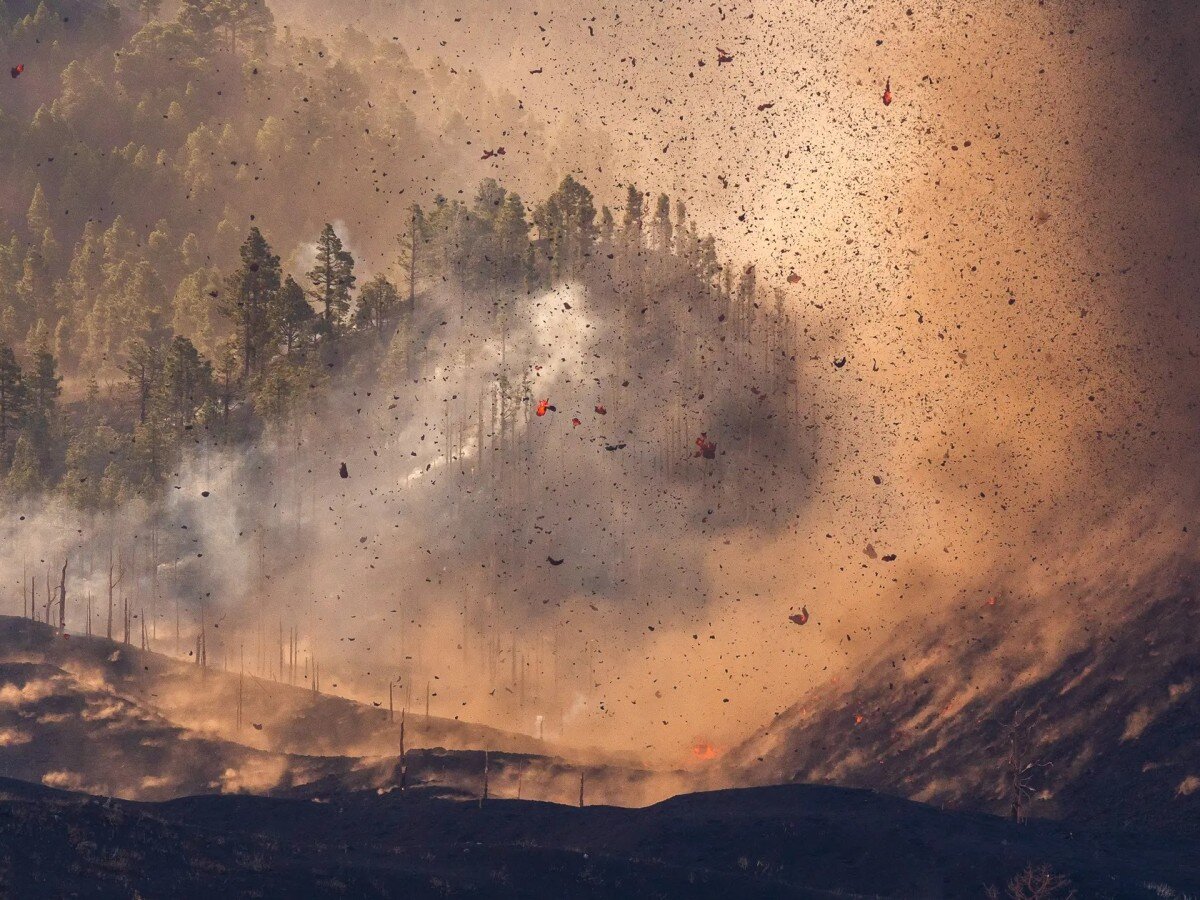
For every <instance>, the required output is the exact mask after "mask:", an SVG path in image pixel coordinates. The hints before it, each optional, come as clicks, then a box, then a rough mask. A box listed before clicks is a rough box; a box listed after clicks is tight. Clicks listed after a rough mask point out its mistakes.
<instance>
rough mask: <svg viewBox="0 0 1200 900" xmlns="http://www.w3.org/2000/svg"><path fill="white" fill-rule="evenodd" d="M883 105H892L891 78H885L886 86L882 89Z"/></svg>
mask: <svg viewBox="0 0 1200 900" xmlns="http://www.w3.org/2000/svg"><path fill="white" fill-rule="evenodd" d="M883 105H884V106H891V105H892V79H890V78H889V79H888V80H887V86H886V87H884V89H883Z"/></svg>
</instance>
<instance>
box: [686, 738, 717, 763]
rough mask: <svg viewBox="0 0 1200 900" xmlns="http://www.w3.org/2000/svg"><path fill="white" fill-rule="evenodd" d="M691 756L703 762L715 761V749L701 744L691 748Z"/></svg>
mask: <svg viewBox="0 0 1200 900" xmlns="http://www.w3.org/2000/svg"><path fill="white" fill-rule="evenodd" d="M692 756H694V757H696V759H703V760H709V759H716V758H717V748H716V747H714V746H713V745H712V744H706V743H704V742H701V743H699V744H696V746H694V747H693V748H692Z"/></svg>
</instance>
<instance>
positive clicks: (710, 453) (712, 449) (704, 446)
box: [692, 431, 717, 459]
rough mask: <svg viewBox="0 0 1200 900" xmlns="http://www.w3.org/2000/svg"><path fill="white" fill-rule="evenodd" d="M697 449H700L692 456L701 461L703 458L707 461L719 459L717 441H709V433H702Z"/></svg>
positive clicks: (697, 440)
mask: <svg viewBox="0 0 1200 900" xmlns="http://www.w3.org/2000/svg"><path fill="white" fill-rule="evenodd" d="M696 447H697V448H698V449H697V450H696V452H695V453H693V454H692V456H694V457H696V458H697V459H699V458H700V457H701V456H703V457H704V458H705V459H716V458H717V445H716V442H715V441H710V440H709V439H708V432H707V431H705V432H701V434H700V437H698V438H696Z"/></svg>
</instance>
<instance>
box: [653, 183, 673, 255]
mask: <svg viewBox="0 0 1200 900" xmlns="http://www.w3.org/2000/svg"><path fill="white" fill-rule="evenodd" d="M671 232H672V225H671V198H670V197H668V196H667V195H666V194H659V195H658V203H657V204H656V205H655V208H654V247H655V249H657V250H658V251H659V252H661V253H670V252H671Z"/></svg>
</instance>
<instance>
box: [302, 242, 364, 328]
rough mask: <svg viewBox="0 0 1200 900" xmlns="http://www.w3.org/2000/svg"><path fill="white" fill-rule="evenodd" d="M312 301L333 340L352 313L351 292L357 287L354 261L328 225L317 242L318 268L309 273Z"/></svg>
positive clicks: (322, 324)
mask: <svg viewBox="0 0 1200 900" xmlns="http://www.w3.org/2000/svg"><path fill="white" fill-rule="evenodd" d="M308 279H309V281H311V282H312V285H313V290H312V296H313V299H315V300H316V301H317V303H318V304H320V306H321V330H322V332H323V333H324V334H325V335H327V336H330V337H332V336H334V335H336V334H337V333H338V331H339V330H340V329H341V327H342V324H343V321H344V320H345V317H346V313H348V312H349V311H350V291H351V289H352V288H353V287H354V280H355V279H354V257H353V256H351V255H350V251H348V250H346V249H344V248H343V247H342V239H341V238H339V237H338V236H337V232H336V231H334V230H333V226H332V225H330V224H328V223H326V225H325V227H324V228H323V229H321V236H320V237H318V238H317V264H316V266H315V267H313V270H312V271H311V272H309V273H308Z"/></svg>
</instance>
